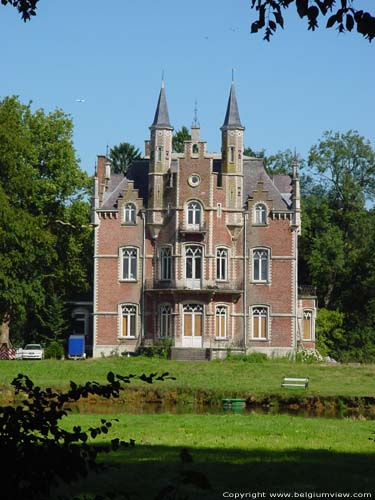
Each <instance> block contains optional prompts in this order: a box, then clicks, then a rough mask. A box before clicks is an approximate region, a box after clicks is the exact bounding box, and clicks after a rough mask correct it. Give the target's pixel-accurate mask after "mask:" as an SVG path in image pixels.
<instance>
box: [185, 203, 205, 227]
mask: <svg viewBox="0 0 375 500" xmlns="http://www.w3.org/2000/svg"><path fill="white" fill-rule="evenodd" d="M187 223H188V226H189V227H190V228H197V229H199V228H200V226H201V223H202V205H201V204H200V203H199V201H190V202H189V203H188V205H187Z"/></svg>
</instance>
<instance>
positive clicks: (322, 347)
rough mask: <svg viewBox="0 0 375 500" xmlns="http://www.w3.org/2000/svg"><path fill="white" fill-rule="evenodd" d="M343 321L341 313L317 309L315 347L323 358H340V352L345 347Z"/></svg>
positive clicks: (343, 317) (343, 316)
mask: <svg viewBox="0 0 375 500" xmlns="http://www.w3.org/2000/svg"><path fill="white" fill-rule="evenodd" d="M344 320H345V315H344V313H342V312H339V311H330V310H328V309H325V308H322V309H319V311H318V316H317V319H316V340H317V343H316V345H317V348H318V349H319V351H320V352H321V353H322V354H323V355H324V356H330V357H332V358H334V359H338V358H339V357H340V351H341V350H342V347H343V346H345V331H344Z"/></svg>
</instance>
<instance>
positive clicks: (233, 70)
mask: <svg viewBox="0 0 375 500" xmlns="http://www.w3.org/2000/svg"><path fill="white" fill-rule="evenodd" d="M234 70H235V68H232V83H234Z"/></svg>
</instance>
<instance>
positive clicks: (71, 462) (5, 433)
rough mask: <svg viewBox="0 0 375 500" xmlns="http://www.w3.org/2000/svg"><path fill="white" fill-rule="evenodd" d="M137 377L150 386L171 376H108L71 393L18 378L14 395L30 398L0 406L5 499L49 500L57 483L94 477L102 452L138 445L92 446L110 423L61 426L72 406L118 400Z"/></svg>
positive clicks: (100, 467)
mask: <svg viewBox="0 0 375 500" xmlns="http://www.w3.org/2000/svg"><path fill="white" fill-rule="evenodd" d="M134 378H139V379H140V380H143V381H144V382H147V383H150V384H151V383H152V382H153V381H154V380H164V379H165V378H168V373H164V374H162V375H160V376H157V374H151V375H149V376H146V375H141V376H140V377H135V376H134V375H126V376H122V375H114V373H113V372H109V373H108V375H107V383H106V384H98V383H97V382H87V383H86V384H84V385H77V384H75V383H74V382H70V389H69V390H68V391H67V392H65V393H64V392H57V391H53V390H52V389H50V388H47V389H45V390H43V389H41V388H40V387H38V386H35V385H34V383H33V382H32V381H31V380H30V379H29V378H28V377H27V376H26V375H21V374H20V375H18V376H17V377H16V378H15V379H14V380H13V382H12V385H13V386H14V388H15V392H16V395H18V394H20V393H21V394H23V395H26V396H27V399H24V400H23V401H22V403H21V404H19V405H17V406H5V407H0V429H1V432H0V455H1V463H2V473H3V475H2V488H3V491H7V492H8V493H7V494H8V496H7V499H8V500H13V499H14V500H18V499H19V498H22V499H23V500H34V499H38V500H44V499H48V498H50V491H51V489H52V487H54V486H56V485H57V484H58V483H59V482H61V481H62V482H64V483H70V482H72V481H76V480H77V479H78V478H80V477H85V476H87V474H88V472H89V471H90V470H93V471H95V473H98V472H100V471H102V470H103V469H104V466H103V464H99V463H98V462H97V455H98V453H99V452H110V451H113V450H117V449H118V448H119V447H120V446H130V445H134V441H133V440H130V441H129V442H125V441H120V440H119V439H118V438H117V439H116V438H115V439H112V440H111V441H110V443H108V444H106V445H101V446H95V447H94V446H93V445H92V444H90V443H89V442H88V438H89V436H91V438H92V439H95V438H96V437H98V436H101V435H105V434H107V433H108V431H109V429H110V428H111V426H112V422H111V421H109V420H106V419H101V422H100V424H97V425H95V426H94V427H90V428H89V429H88V430H86V431H85V430H83V429H82V427H81V426H80V425H76V426H74V427H73V429H72V430H71V431H68V430H65V429H63V428H62V426H61V421H62V419H63V418H64V417H66V416H67V415H68V412H69V411H70V409H69V408H68V407H67V405H68V404H69V403H74V402H77V401H78V400H80V399H81V398H87V397H88V396H89V395H93V396H100V397H104V398H107V399H108V398H118V397H119V394H120V392H121V391H123V390H124V387H125V386H126V384H129V383H130V382H131V380H132V379H134ZM61 464H64V466H63V467H62V466H61ZM20 472H21V477H22V479H21V480H20Z"/></svg>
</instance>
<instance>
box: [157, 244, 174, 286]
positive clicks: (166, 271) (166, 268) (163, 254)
mask: <svg viewBox="0 0 375 500" xmlns="http://www.w3.org/2000/svg"><path fill="white" fill-rule="evenodd" d="M159 261H160V274H159V276H160V279H161V280H162V281H170V280H171V279H172V247H170V246H164V247H161V248H160V252H159Z"/></svg>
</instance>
